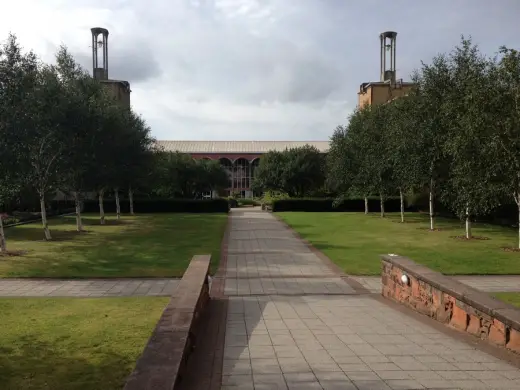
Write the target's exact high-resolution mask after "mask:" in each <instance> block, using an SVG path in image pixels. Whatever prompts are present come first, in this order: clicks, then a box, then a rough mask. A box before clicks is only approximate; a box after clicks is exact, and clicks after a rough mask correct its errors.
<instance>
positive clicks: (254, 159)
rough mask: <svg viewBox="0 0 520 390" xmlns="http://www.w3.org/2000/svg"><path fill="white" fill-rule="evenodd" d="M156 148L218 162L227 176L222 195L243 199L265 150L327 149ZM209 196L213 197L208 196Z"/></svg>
mask: <svg viewBox="0 0 520 390" xmlns="http://www.w3.org/2000/svg"><path fill="white" fill-rule="evenodd" d="M157 142H158V144H159V146H160V147H161V148H162V149H163V150H165V151H169V152H180V153H186V154H189V155H191V156H192V157H193V158H195V159H208V160H216V161H219V162H220V164H221V165H222V166H223V167H224V169H225V170H226V172H227V173H228V177H229V182H228V188H227V189H226V190H225V193H224V194H221V195H231V194H238V195H239V196H240V197H243V198H252V197H253V196H254V195H256V194H254V193H253V191H252V189H251V185H252V183H253V179H254V176H255V171H256V169H257V168H258V164H259V163H260V157H262V155H263V154H265V153H267V152H269V151H284V150H285V149H290V148H297V147H302V146H305V145H310V146H314V147H315V148H317V149H318V150H319V151H320V152H322V153H326V152H327V151H328V149H329V142H328V141H157ZM212 195H213V194H212Z"/></svg>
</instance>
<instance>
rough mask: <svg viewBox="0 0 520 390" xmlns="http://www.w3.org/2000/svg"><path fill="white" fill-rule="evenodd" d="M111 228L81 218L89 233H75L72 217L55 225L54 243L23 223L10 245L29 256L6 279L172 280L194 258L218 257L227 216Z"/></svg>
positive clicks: (157, 218) (149, 218)
mask: <svg viewBox="0 0 520 390" xmlns="http://www.w3.org/2000/svg"><path fill="white" fill-rule="evenodd" d="M109 221H114V222H115V223H114V224H112V225H105V226H101V225H98V224H97V223H99V221H98V220H97V219H94V218H92V217H91V216H89V217H88V218H85V220H84V222H85V227H86V229H88V230H89V233H78V232H76V231H75V230H74V228H75V222H74V217H71V218H63V219H61V220H60V221H56V222H55V223H53V224H52V225H51V226H50V228H51V234H52V236H53V240H52V241H50V242H42V241H43V230H42V229H41V228H40V227H38V226H37V225H34V226H32V225H31V226H28V225H25V226H23V227H21V228H20V229H14V230H12V231H10V232H9V237H8V241H11V240H12V241H13V242H14V241H18V242H19V243H18V246H19V247H21V248H22V249H25V248H24V244H23V242H27V245H26V247H27V249H28V250H29V252H30V256H29V257H27V258H25V259H24V260H25V262H24V264H23V265H21V264H19V265H16V266H15V267H16V268H14V269H13V268H11V270H8V271H7V272H6V274H7V275H8V276H10V277H13V276H19V277H27V276H33V277H34V276H36V277H72V278H74V277H79V278H81V277H115V276H120V277H125V276H126V277H137V276H139V277H176V276H182V274H183V273H184V271H185V269H186V268H187V266H188V264H189V262H190V260H191V258H192V257H193V255H195V254H206V253H207V254H211V255H212V263H213V264H216V263H218V261H219V257H220V244H221V240H222V236H223V233H224V229H225V225H226V221H227V215H225V214H160V215H159V214H157V215H139V216H137V217H128V218H127V220H122V221H117V220H115V219H114V220H112V219H110V220H109Z"/></svg>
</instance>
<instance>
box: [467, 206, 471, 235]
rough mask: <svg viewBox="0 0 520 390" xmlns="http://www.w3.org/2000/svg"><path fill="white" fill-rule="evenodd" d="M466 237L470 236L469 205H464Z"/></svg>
mask: <svg viewBox="0 0 520 390" xmlns="http://www.w3.org/2000/svg"><path fill="white" fill-rule="evenodd" d="M466 238H467V239H468V240H469V239H470V238H471V220H470V219H469V206H466Z"/></svg>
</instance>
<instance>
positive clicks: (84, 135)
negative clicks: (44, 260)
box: [56, 47, 103, 232]
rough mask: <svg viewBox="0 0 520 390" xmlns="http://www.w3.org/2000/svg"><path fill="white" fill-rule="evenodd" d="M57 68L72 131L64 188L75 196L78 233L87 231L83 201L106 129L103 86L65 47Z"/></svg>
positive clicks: (65, 139) (64, 174)
mask: <svg viewBox="0 0 520 390" xmlns="http://www.w3.org/2000/svg"><path fill="white" fill-rule="evenodd" d="M56 69H57V72H58V75H59V77H60V81H61V83H62V84H63V86H64V90H65V91H64V92H65V94H66V96H67V99H66V105H67V106H66V107H64V108H65V109H66V112H67V115H66V117H65V120H66V123H67V124H66V127H67V129H68V131H67V132H66V133H65V134H64V135H63V136H64V141H65V142H66V144H67V148H66V149H65V155H64V159H65V161H66V164H64V166H63V170H62V175H61V177H62V180H61V183H60V189H61V190H63V191H64V192H66V193H70V194H72V196H73V197H74V203H75V211H76V230H77V231H78V232H82V231H83V223H82V218H81V201H82V199H83V197H84V194H85V192H86V191H88V190H89V188H88V183H89V182H91V181H92V179H91V176H92V175H93V174H94V172H95V171H96V169H95V168H96V167H95V165H94V163H95V159H93V156H95V155H96V153H97V150H98V145H97V142H96V141H97V140H99V139H100V136H101V134H100V132H101V131H102V130H103V129H102V128H101V126H100V123H101V119H102V118H101V114H102V112H101V109H100V104H102V102H103V100H102V99H103V95H102V90H101V88H102V86H101V85H100V84H99V83H98V82H97V81H96V80H94V79H92V78H91V77H90V75H89V74H88V73H87V72H86V71H85V70H84V69H82V68H81V66H79V64H77V63H76V61H75V60H74V58H73V57H72V56H71V55H70V53H69V52H68V51H67V49H66V48H65V47H61V48H60V50H59V51H58V52H57V54H56Z"/></svg>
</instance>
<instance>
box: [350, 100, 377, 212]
mask: <svg viewBox="0 0 520 390" xmlns="http://www.w3.org/2000/svg"><path fill="white" fill-rule="evenodd" d="M370 115H371V111H370V108H369V107H366V108H363V109H359V110H356V111H355V112H354V113H353V114H352V115H351V116H350V118H349V123H348V125H347V129H346V137H345V141H344V151H345V152H344V153H345V155H344V157H343V158H344V159H350V163H348V170H349V171H350V173H349V178H348V181H349V184H347V185H348V188H349V190H348V191H347V194H346V195H352V196H362V197H363V198H364V202H365V215H367V214H368V213H369V208H368V197H369V196H370V195H371V194H373V193H374V192H375V191H376V188H375V186H374V183H375V181H374V179H373V171H372V169H371V164H372V158H373V155H372V154H368V153H367V150H368V148H369V144H368V142H367V139H368V138H369V136H367V135H366V132H367V131H368V130H369V129H370V127H369V126H370V124H369V122H368V121H369V116H370Z"/></svg>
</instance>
